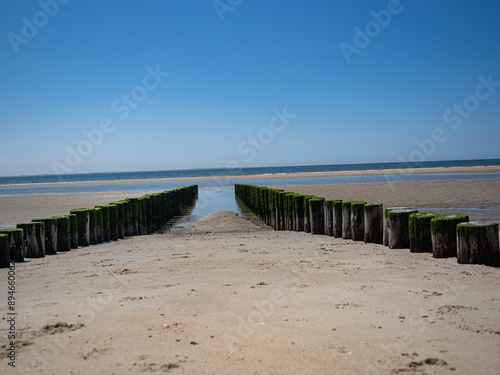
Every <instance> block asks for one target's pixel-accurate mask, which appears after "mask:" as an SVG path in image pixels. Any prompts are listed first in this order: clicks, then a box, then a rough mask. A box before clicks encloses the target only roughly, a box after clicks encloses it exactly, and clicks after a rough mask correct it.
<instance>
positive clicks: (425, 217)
mask: <svg viewBox="0 0 500 375" xmlns="http://www.w3.org/2000/svg"><path fill="white" fill-rule="evenodd" d="M235 194H236V196H237V197H238V198H239V199H241V201H242V202H243V203H244V204H245V205H246V206H247V207H248V208H249V209H250V210H251V211H252V212H253V213H255V214H256V215H257V216H258V217H259V218H260V219H261V220H263V221H264V222H265V223H266V224H267V225H269V226H271V227H272V228H273V229H275V230H293V231H299V232H301V231H304V232H309V233H312V234H325V235H328V236H333V237H341V238H344V239H352V240H354V241H364V242H366V243H377V244H384V245H385V246H388V247H389V248H391V249H402V248H409V249H410V251H411V252H413V253H423V252H430V253H432V254H433V257H435V258H448V257H457V261H458V263H461V264H485V265H489V266H493V267H499V266H500V249H499V233H498V224H497V223H485V222H478V221H473V222H469V217H468V216H467V215H438V214H434V213H429V212H418V211H417V210H415V209H412V208H409V207H392V208H386V209H385V210H384V208H383V205H382V204H381V203H374V204H373V203H367V202H365V201H342V200H326V199H325V198H320V197H316V196H312V195H303V194H296V193H293V192H287V191H284V190H282V189H273V188H267V187H260V186H254V185H243V184H236V185H235Z"/></svg>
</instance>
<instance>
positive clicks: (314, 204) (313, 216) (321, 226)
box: [309, 198, 325, 234]
mask: <svg viewBox="0 0 500 375" xmlns="http://www.w3.org/2000/svg"><path fill="white" fill-rule="evenodd" d="M324 205H325V198H312V199H309V221H310V223H311V234H325V212H324V208H323V207H324Z"/></svg>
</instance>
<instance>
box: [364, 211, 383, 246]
mask: <svg viewBox="0 0 500 375" xmlns="http://www.w3.org/2000/svg"><path fill="white" fill-rule="evenodd" d="M383 217H384V207H383V205H382V203H371V204H365V206H364V218H365V233H364V241H365V242H366V243H377V244H381V243H383V240H384V220H383Z"/></svg>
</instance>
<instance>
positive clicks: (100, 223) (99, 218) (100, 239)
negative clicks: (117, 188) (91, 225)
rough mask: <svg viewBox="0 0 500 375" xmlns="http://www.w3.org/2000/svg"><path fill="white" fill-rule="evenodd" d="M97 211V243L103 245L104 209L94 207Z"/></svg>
mask: <svg viewBox="0 0 500 375" xmlns="http://www.w3.org/2000/svg"><path fill="white" fill-rule="evenodd" d="M94 210H95V219H96V236H97V243H103V242H104V231H103V225H104V221H103V215H102V209H101V207H97V206H94Z"/></svg>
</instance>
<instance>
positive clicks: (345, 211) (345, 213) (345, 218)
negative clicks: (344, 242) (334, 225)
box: [342, 201, 352, 239]
mask: <svg viewBox="0 0 500 375" xmlns="http://www.w3.org/2000/svg"><path fill="white" fill-rule="evenodd" d="M342 238H343V239H351V238H352V227H351V201H342Z"/></svg>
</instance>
